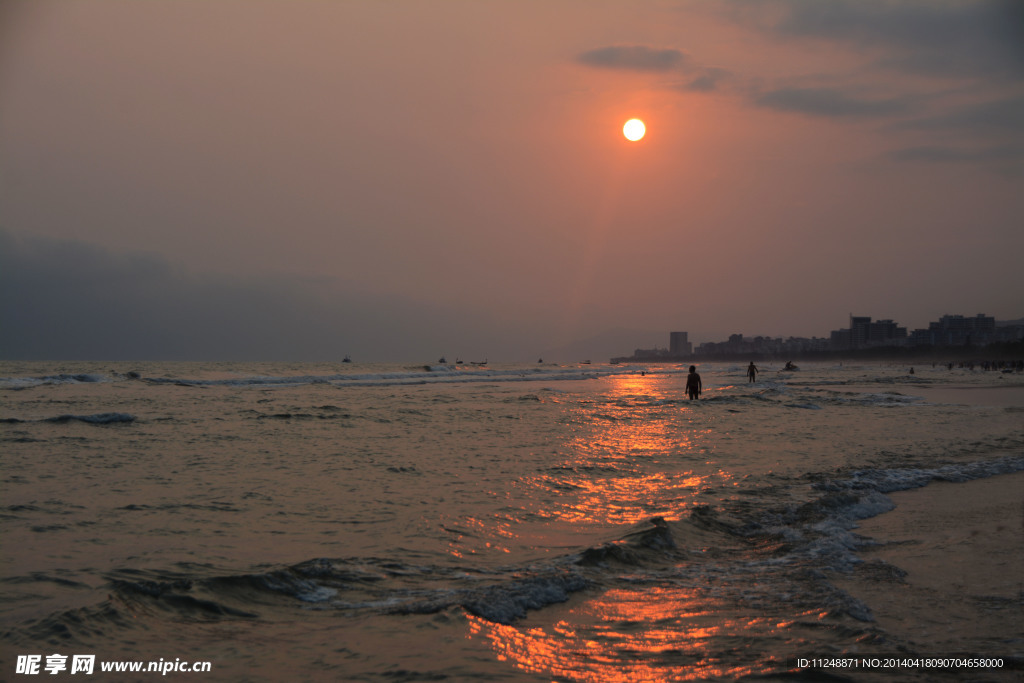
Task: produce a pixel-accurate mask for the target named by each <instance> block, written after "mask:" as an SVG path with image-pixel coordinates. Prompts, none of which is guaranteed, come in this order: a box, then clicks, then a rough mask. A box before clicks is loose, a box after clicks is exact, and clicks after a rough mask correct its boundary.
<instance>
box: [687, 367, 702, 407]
mask: <svg viewBox="0 0 1024 683" xmlns="http://www.w3.org/2000/svg"><path fill="white" fill-rule="evenodd" d="M703 388H704V387H703V386H702V385H701V382H700V375H698V374H697V366H696V365H691V366H690V374H689V375H687V376H686V394H687V395H688V396H689V397H690V398H691V399H695V398H698V397H699V396H700V391H701V389H703Z"/></svg>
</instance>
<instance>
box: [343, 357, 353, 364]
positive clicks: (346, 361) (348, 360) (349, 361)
mask: <svg viewBox="0 0 1024 683" xmlns="http://www.w3.org/2000/svg"><path fill="white" fill-rule="evenodd" d="M341 362H342V363H351V362H352V357H351V356H345V357H344V358H342V359H341Z"/></svg>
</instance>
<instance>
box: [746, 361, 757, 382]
mask: <svg viewBox="0 0 1024 683" xmlns="http://www.w3.org/2000/svg"><path fill="white" fill-rule="evenodd" d="M757 372H758V369H757V366H756V365H754V361H750V365H748V366H747V381H748V382H753V381H755V380H756V379H757Z"/></svg>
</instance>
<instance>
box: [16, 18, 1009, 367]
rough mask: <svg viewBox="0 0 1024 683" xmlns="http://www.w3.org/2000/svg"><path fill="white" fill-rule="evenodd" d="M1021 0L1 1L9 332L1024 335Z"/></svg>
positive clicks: (294, 340) (375, 342) (464, 345)
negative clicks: (876, 326)
mask: <svg viewBox="0 0 1024 683" xmlns="http://www.w3.org/2000/svg"><path fill="white" fill-rule="evenodd" d="M1020 8H1021V5H1020V4H1019V3H1014V2H1011V1H1010V0H995V1H991V2H953V1H949V2H934V1H932V0H921V1H920V2H900V3H888V2H885V3H883V2H869V3H865V2H860V1H854V0H832V1H830V2H829V3H815V2H805V1H801V0H790V1H786V0H776V1H770V0H763V1H762V0H746V1H743V2H740V1H738V0H737V1H735V2H730V1H724V2H716V3H708V2H696V1H694V2H667V1H664V2H656V1H652V2H644V3H631V2H609V3H594V2H589V1H582V0H581V1H579V2H566V1H562V0H559V1H557V2H539V1H538V2H521V1H516V2H512V1H511V0H509V1H506V0H497V1H495V2H483V3H481V2H470V1H459V2H456V1H451V0H431V1H426V2H411V1H410V2H369V1H367V2H355V1H349V2H298V3H296V2H284V1H281V2H272V1H267V2H258V3H252V2H229V1H226V0H224V1H220V2H216V3H209V2H198V1H196V2H188V1H185V2H181V1H175V2H170V1H169V0H167V1H163V0H155V1H151V2H144V3H139V2H129V1H116V2H115V1H109V0H91V1H90V2H83V3H67V2H60V1H58V0H41V1H37V2H32V3H28V2H23V3H7V4H5V5H4V6H3V9H2V10H0V25H2V26H3V29H0V243H2V244H0V247H2V248H3V252H2V253H5V254H6V255H7V256H6V257H5V256H3V255H0V259H4V258H6V259H8V260H9V261H10V262H11V263H13V264H14V265H11V263H8V264H6V265H7V266H8V267H7V268H6V269H5V270H6V272H7V275H0V286H3V287H4V288H5V289H6V294H8V295H9V294H10V293H12V292H15V293H16V296H7V297H6V298H5V299H3V300H0V301H2V302H3V303H2V305H3V308H0V315H3V316H4V317H6V318H8V319H9V320H8V322H10V323H17V327H19V328H21V329H23V330H29V331H31V330H35V332H34V333H35V334H36V335H37V336H40V335H43V334H44V332H45V333H46V335H45V336H47V338H50V339H52V338H55V337H63V338H64V339H65V342H64V345H63V346H61V345H60V344H57V343H56V342H53V343H54V347H53V349H52V351H51V353H66V354H68V355H66V356H65V357H94V356H95V354H97V353H100V354H102V353H110V354H112V355H111V356H110V357H133V358H134V357H138V358H146V357H164V356H165V355H166V354H168V353H171V352H172V351H169V350H168V349H167V348H165V347H163V346H161V345H160V343H159V340H158V339H157V338H156V337H154V336H153V334H152V333H151V329H152V328H153V327H154V326H157V325H158V324H159V325H163V326H166V327H171V328H174V329H179V330H180V329H185V328H191V329H193V330H197V336H196V338H188V339H186V338H184V337H183V338H182V339H180V340H179V342H180V343H179V344H178V346H177V347H175V348H176V349H177V350H178V351H179V352H183V351H181V350H182V349H187V350H188V355H190V356H195V357H218V358H219V357H232V356H233V355H234V356H237V357H240V358H242V357H255V356H260V357H262V356H272V357H275V358H290V357H295V358H330V357H331V353H332V352H333V353H340V354H342V355H343V354H344V353H352V354H353V355H356V356H358V357H362V358H367V359H370V358H373V359H377V360H392V359H394V360H399V359H401V360H405V359H411V360H417V359H420V358H421V357H422V356H424V355H426V356H428V357H433V356H435V355H438V354H442V353H444V354H449V355H453V356H454V355H463V356H466V357H470V356H474V355H480V356H489V357H490V358H492V359H496V358H499V357H504V358H508V359H510V360H521V359H529V358H531V357H535V356H536V355H537V354H539V353H542V352H545V351H552V350H554V351H557V349H559V348H560V347H561V346H562V345H564V344H568V343H570V342H573V341H575V340H579V339H586V338H590V337H599V336H601V335H604V334H605V333H606V332H608V331H609V330H616V329H619V330H630V331H632V332H628V333H626V335H625V336H626V337H627V338H628V339H631V340H632V339H634V338H635V343H632V342H630V343H629V344H628V345H627V346H626V347H625V348H619V349H617V351H618V352H621V353H629V352H631V351H632V349H633V348H634V347H635V346H651V345H653V344H655V343H657V344H659V345H662V346H664V345H666V344H667V332H668V331H669V330H688V331H689V332H690V337H691V339H693V340H696V341H706V340H719V339H722V338H724V336H726V335H728V334H730V333H744V334H747V335H750V336H752V335H758V334H764V335H772V336H786V335H803V336H811V335H817V336H825V335H827V334H828V332H829V330H832V329H837V328H839V327H842V326H845V325H846V324H847V316H848V315H849V314H850V313H854V314H857V315H868V316H872V317H875V318H893V319H896V320H897V321H898V322H900V323H901V324H903V325H906V326H908V327H910V328H914V327H921V326H926V325H927V322H928V321H929V320H934V319H937V317H938V316H940V315H942V314H944V313H962V314H967V315H974V314H975V313H982V312H983V313H987V314H990V315H995V316H996V317H997V318H999V319H1004V318H1016V317H1020V316H1022V315H1024V289H1022V288H1021V287H1020V285H1019V282H1018V280H1019V270H1020V266H1019V262H1020V254H1021V251H1022V247H1024V237H1022V234H1024V231H1022V230H1021V225H1024V199H1022V197H1024V191H1022V190H1024V48H1022V47H1021V46H1022V45H1024V10H1021V9H1020ZM634 116H635V117H639V118H641V119H643V120H644V121H645V122H646V124H647V130H648V134H647V136H646V137H645V138H644V140H642V141H641V142H639V143H630V142H628V141H626V140H625V139H624V138H623V137H622V134H621V129H622V124H623V122H625V121H626V119H628V118H631V117H634ZM4 265H5V264H4V263H0V267H3V266H4ZM112 281H116V285H111V282H112ZM76 301H77V302H80V303H82V305H87V306H92V307H94V308H95V309H98V310H100V311H106V313H104V314H101V315H97V316H95V317H93V318H90V317H89V316H86V315H83V314H81V312H80V311H79V312H76V310H77V309H79V308H81V307H80V306H78V307H76V306H74V305H72V304H73V303H74V302H76ZM125 308H130V309H131V310H136V311H140V313H139V315H142V316H144V317H145V316H149V318H150V320H149V322H150V323H151V324H149V325H148V327H147V326H146V325H142V324H141V323H140V324H137V325H135V326H132V325H130V324H128V323H126V322H125V321H124V320H120V321H119V320H118V318H117V316H115V315H113V314H112V313H110V311H112V310H118V309H120V310H124V309H125ZM268 318H269V319H273V320H276V321H277V323H276V324H275V325H274V326H273V327H274V329H273V331H272V333H271V331H268V330H267V329H266V328H265V326H266V325H268V324H269V323H267V319H268ZM224 320H230V321H233V323H232V324H231V325H226V324H224V323H223V321H224ZM72 321H73V322H74V326H77V327H75V329H78V330H80V332H81V331H83V330H84V332H83V333H82V334H79V335H78V340H79V341H78V342H77V343H78V344H79V346H75V342H73V341H71V340H70V337H72V336H73V335H71V334H69V333H68V332H67V331H68V330H69V329H71V327H72ZM218 321H220V322H218ZM261 326H264V327H261ZM4 327H5V328H7V329H8V330H9V329H11V328H12V325H11V324H7V325H4ZM147 329H148V330H150V332H147ZM198 330H206V331H207V332H208V334H206V335H205V336H206V339H205V341H204V340H201V339H199V338H198ZM240 330H247V331H248V334H250V335H263V336H264V339H265V346H262V347H259V348H258V349H257V348H252V347H251V344H250V345H249V346H247V345H246V344H247V342H246V341H245V340H244V339H241V338H239V336H238V335H239V334H241V333H240ZM0 335H5V336H0V355H4V356H6V357H18V356H19V354H21V355H24V354H23V353H22V352H21V351H19V350H21V349H24V348H25V347H26V346H27V345H28V344H29V342H30V341H31V339H29V337H28V336H26V335H29V332H25V333H24V334H22V333H18V334H12V333H10V332H0ZM7 335H10V336H7ZM317 340H319V341H317ZM325 340H329V343H328V341H325ZM574 348H577V347H574ZM233 349H234V350H236V351H237V353H233V351H232V350H233ZM338 349H340V351H338ZM605 351H606V348H605V347H601V346H600V345H599V344H597V342H595V349H594V355H595V356H598V357H599V356H600V354H601V353H604V352H605ZM76 354H77V356H76ZM275 354H276V355H275ZM570 360H575V359H574V358H570ZM595 360H596V358H595Z"/></svg>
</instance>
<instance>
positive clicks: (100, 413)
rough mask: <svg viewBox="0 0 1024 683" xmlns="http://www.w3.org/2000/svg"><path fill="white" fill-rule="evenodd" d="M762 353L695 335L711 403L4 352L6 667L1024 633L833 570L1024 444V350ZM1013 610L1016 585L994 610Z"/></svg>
mask: <svg viewBox="0 0 1024 683" xmlns="http://www.w3.org/2000/svg"><path fill="white" fill-rule="evenodd" d="M762 369H763V372H762V374H761V376H760V377H759V381H758V382H756V383H748V382H747V381H746V377H745V366H744V365H743V364H732V363H714V364H702V365H701V366H700V368H699V370H700V372H701V374H702V377H703V381H704V386H705V389H704V393H703V395H702V397H701V399H700V400H697V401H690V400H688V399H686V397H685V394H684V391H683V387H684V385H685V377H686V371H685V368H683V367H681V366H678V367H677V366H607V365H564V366H563V365H555V364H538V365H522V366H514V365H491V366H486V367H478V366H459V367H452V366H437V365H435V366H415V365H413V366H398V365H362V364H359V363H353V364H345V365H341V364H337V365H326V364H321V365H315V364H188V363H165V364H156V363H133V364H129V363H73V364H72V363H68V364H57V363H2V364H0V453H2V459H0V467H2V472H0V481H2V489H0V491H2V507H0V543H2V554H0V615H2V616H0V667H2V669H0V680H12V679H13V680H32V676H30V675H22V674H19V673H18V671H19V669H18V666H19V658H21V660H20V661H21V665H24V663H25V661H26V660H25V659H24V657H26V656H30V655H40V656H42V664H41V666H45V665H46V663H47V659H46V658H47V656H49V655H54V654H57V655H62V656H68V657H71V656H74V655H94V656H95V658H96V662H97V664H96V671H95V673H94V674H93V676H92V678H94V679H98V680H118V681H129V680H153V678H154V676H159V675H160V674H155V673H152V672H149V673H139V674H132V673H119V674H113V673H111V674H103V673H101V672H100V670H99V669H100V664H99V663H100V662H116V661H134V660H137V661H140V662H150V661H157V660H159V661H160V662H161V663H163V662H209V667H210V670H209V671H208V672H205V673H191V672H190V673H174V672H172V673H170V674H169V675H167V676H165V678H168V679H170V680H186V679H187V680H203V681H236V680H237V681H243V680H244V681H283V680H289V681H307V680H308V681H321V680H323V681H332V680H336V681H425V680H452V681H460V680H496V681H677V680H744V679H757V680H772V679H776V678H778V679H780V680H781V679H784V678H785V679H789V678H792V677H793V676H796V677H797V678H799V677H800V676H801V675H806V676H807V678H806V679H807V680H816V679H815V678H814V677H813V675H811V674H808V673H807V672H804V673H803V674H800V673H799V671H797V670H796V669H795V665H794V661H795V660H797V659H798V658H811V657H813V658H822V657H836V656H853V655H856V656H873V655H880V656H881V655H892V654H894V653H902V654H904V655H920V656H934V655H937V654H943V653H949V652H959V653H972V654H973V655H975V656H999V657H1008V658H1010V659H1013V658H1016V661H1017V662H1018V663H1019V662H1020V661H1021V660H1022V659H1024V621H1019V622H1018V623H1020V628H1019V629H1018V630H1017V631H1016V632H1015V633H1006V634H1003V635H1002V636H1001V637H999V638H991V637H985V636H979V635H974V636H971V635H965V634H963V633H959V632H957V631H956V630H955V629H951V631H950V634H949V639H948V641H946V642H919V641H917V640H915V639H914V638H913V636H912V635H909V636H908V635H907V634H896V633H888V632H886V631H885V630H884V629H883V628H882V627H881V626H880V625H879V624H878V623H877V622H876V621H875V620H874V617H873V615H872V612H871V608H870V606H869V605H868V604H866V603H865V602H863V601H862V600H861V599H860V598H859V597H858V596H857V595H854V594H850V593H848V592H846V591H844V590H843V589H842V588H840V587H839V584H840V583H841V581H840V579H841V578H842V577H848V576H851V575H856V574H858V573H865V572H868V573H870V574H871V575H872V576H875V577H877V579H876V580H877V581H878V582H881V583H882V584H884V583H885V582H889V583H891V585H892V590H893V591H898V590H900V570H899V568H895V567H888V566H881V563H880V562H879V561H878V560H868V559H865V557H864V556H863V555H864V554H863V552H862V551H863V550H864V548H866V547H868V546H870V545H871V544H872V543H874V542H875V540H874V539H871V538H868V537H865V536H863V535H861V534H858V528H857V524H858V522H859V521H860V520H863V519H866V518H869V517H872V516H875V515H878V514H881V513H883V512H886V511H888V510H890V509H892V507H893V503H892V501H891V499H890V498H889V497H888V495H887V494H889V493H892V492H893V491H897V490H902V489H910V488H915V487H920V486H924V485H926V484H927V483H928V482H930V481H934V480H937V479H938V480H945V481H968V480H971V479H977V478H982V477H990V476H995V475H999V474H1003V473H1010V472H1016V471H1020V470H1024V406H1021V404H1020V402H1015V401H1014V400H1004V398H1003V397H1014V396H1018V397H1019V396H1021V395H1022V392H1021V391H1020V390H1021V387H1022V385H1024V378H1022V377H1021V375H1020V374H1003V373H996V372H981V371H972V370H968V369H963V368H954V369H952V370H950V369H948V368H947V367H945V366H939V367H932V366H931V365H930V364H928V365H925V366H919V367H917V368H915V372H914V374H910V373H909V371H908V368H907V367H906V366H897V365H886V364H863V363H845V364H838V363H836V364H831V363H829V364H801V368H800V369H799V370H798V371H795V372H785V371H783V370H781V364H776V365H775V366H767V367H764V368H762ZM939 597H940V598H941V596H939ZM995 609H1011V610H1012V609H1017V610H1020V609H1021V605H1020V604H1019V602H1018V604H1016V605H1013V604H1010V605H1005V604H995V603H992V602H991V601H990V602H988V603H985V604H981V603H979V607H978V615H979V618H984V615H985V613H986V612H985V610H995ZM69 661H70V660H69ZM833 673H836V674H838V673H839V672H833ZM40 675H44V676H46V678H47V679H51V678H64V677H70V678H71V679H72V680H77V679H78V678H86V679H88V678H89V677H88V676H83V675H81V674H75V675H72V674H71V673H70V670H67V671H58V673H57V674H56V675H54V676H51V675H49V674H48V673H47V672H46V671H45V670H41V674H40ZM986 675H987V676H988V678H985V680H1015V679H1014V678H1013V676H1020V669H1019V668H1018V669H1017V670H1016V672H1010V671H1006V672H995V673H991V674H990V675H989V674H986ZM104 676H107V678H104ZM943 676H948V677H949V680H956V679H957V674H954V673H949V674H944V673H942V672H932V673H920V672H915V671H912V670H905V671H899V672H892V671H891V672H889V673H888V675H887V678H903V679H906V680H935V679H941V678H942V677H943ZM1000 676H1006V678H1000ZM833 680H843V678H842V677H841V676H840V677H838V678H836V679H833ZM849 680H859V678H857V677H856V676H854V677H852V678H849Z"/></svg>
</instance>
